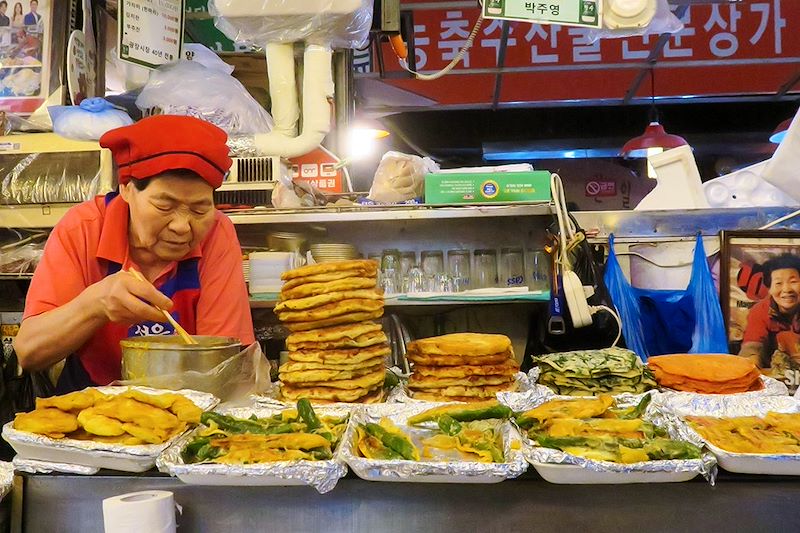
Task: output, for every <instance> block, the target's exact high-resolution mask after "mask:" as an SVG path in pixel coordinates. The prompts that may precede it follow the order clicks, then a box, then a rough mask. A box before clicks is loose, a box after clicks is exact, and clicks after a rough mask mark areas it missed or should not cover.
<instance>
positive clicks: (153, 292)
mask: <svg viewBox="0 0 800 533" xmlns="http://www.w3.org/2000/svg"><path fill="white" fill-rule="evenodd" d="M87 293H88V294H87ZM81 297H82V298H85V299H86V300H88V301H89V302H91V304H92V305H93V307H94V313H95V315H96V316H98V317H103V318H105V319H106V320H108V321H109V322H117V323H122V324H135V323H137V322H143V321H145V320H149V321H152V322H160V321H162V320H164V315H163V314H162V313H161V312H160V311H159V310H158V309H156V308H155V307H154V306H158V307H160V308H161V309H164V310H166V311H169V310H170V309H171V308H172V300H170V299H169V298H167V297H166V296H165V295H164V294H163V293H161V292H160V291H158V290H157V289H156V288H155V287H153V286H152V285H151V284H150V283H147V282H145V281H139V280H137V279H136V278H135V277H133V275H131V274H129V273H127V272H122V271H121V272H117V273H116V274H112V275H111V276H106V277H105V278H103V279H102V280H100V281H98V282H97V283H95V284H94V285H91V286H89V287H87V289H86V290H85V291H84V294H83V295H81Z"/></svg>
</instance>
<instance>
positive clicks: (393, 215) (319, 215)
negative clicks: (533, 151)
mask: <svg viewBox="0 0 800 533" xmlns="http://www.w3.org/2000/svg"><path fill="white" fill-rule="evenodd" d="M551 213H552V211H551V210H550V205H549V204H544V203H538V204H505V205H479V206H477V205H475V206H429V205H417V206H408V205H402V206H380V207H361V206H358V207H350V206H348V207H309V208H305V209H268V208H264V209H251V210H248V211H241V212H232V213H228V216H229V217H230V219H231V220H232V221H233V223H234V224H302V223H321V222H362V221H363V222H370V221H372V222H375V221H384V220H385V221H389V220H434V219H460V218H486V217H516V216H542V215H550V214H551Z"/></svg>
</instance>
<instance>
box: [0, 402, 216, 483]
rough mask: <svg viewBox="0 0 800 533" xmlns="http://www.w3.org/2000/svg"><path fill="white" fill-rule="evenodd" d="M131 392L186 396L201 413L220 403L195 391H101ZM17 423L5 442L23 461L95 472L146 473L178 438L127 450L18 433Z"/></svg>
mask: <svg viewBox="0 0 800 533" xmlns="http://www.w3.org/2000/svg"><path fill="white" fill-rule="evenodd" d="M128 389H133V390H137V391H140V392H144V393H147V394H162V393H176V394H181V395H183V396H186V397H187V398H189V399H190V400H192V401H193V402H194V403H195V404H196V405H197V406H198V407H200V408H201V409H203V410H204V411H205V410H208V409H211V408H212V407H214V406H215V405H216V404H217V403H218V401H219V400H218V399H217V398H216V397H215V396H213V395H211V394H208V393H205V392H198V391H192V390H179V391H164V390H158V389H151V388H148V387H115V386H109V387H97V390H99V391H100V392H102V393H104V394H110V395H115V394H120V393H122V392H124V391H126V390H128ZM13 426H14V422H13V421H11V422H8V423H7V424H6V425H4V426H3V438H4V439H5V440H6V441H7V442H8V443H9V444H10V445H11V447H12V448H14V451H16V452H17V454H18V455H19V457H20V458H21V459H33V460H37V461H45V462H49V463H63V464H69V465H80V466H85V467H94V468H108V469H111V470H121V471H123V472H144V471H146V470H150V469H151V468H153V466H155V462H156V458H157V457H158V455H159V454H160V453H161V452H162V451H164V450H165V449H166V448H167V447H168V446H169V445H170V444H171V442H173V441H174V440H176V439H177V438H179V437H180V436H179V435H178V436H175V437H173V438H172V439H170V440H169V441H167V442H165V443H163V444H142V445H136V446H126V445H123V444H110V443H104V442H95V441H85V440H75V439H68V438H64V439H52V438H50V437H47V436H45V435H38V434H35V433H28V432H26V431H18V430H16V429H14V427H13Z"/></svg>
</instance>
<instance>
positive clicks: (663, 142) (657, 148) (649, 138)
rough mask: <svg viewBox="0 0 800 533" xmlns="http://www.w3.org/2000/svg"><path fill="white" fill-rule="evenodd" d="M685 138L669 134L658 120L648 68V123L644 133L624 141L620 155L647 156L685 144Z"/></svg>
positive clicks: (653, 82) (651, 77)
mask: <svg viewBox="0 0 800 533" xmlns="http://www.w3.org/2000/svg"><path fill="white" fill-rule="evenodd" d="M688 144H689V143H687V142H686V139H684V138H683V137H680V136H678V135H671V134H669V133H667V132H666V131H665V130H664V126H662V125H661V124H660V123H659V122H658V109H656V100H655V81H654V75H653V69H652V67H651V68H650V124H648V125H647V127H646V128H645V129H644V133H642V134H641V135H639V136H638V137H634V138H633V139H631V140H630V141H628V142H626V143H625V145H624V146H623V147H622V150H621V151H620V154H619V155H621V156H622V157H647V156H648V155H653V154H657V153H659V152H663V151H664V150H669V149H670V148H677V147H679V146H687V145H688Z"/></svg>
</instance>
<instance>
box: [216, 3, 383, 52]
mask: <svg viewBox="0 0 800 533" xmlns="http://www.w3.org/2000/svg"><path fill="white" fill-rule="evenodd" d="M208 11H209V13H211V14H212V15H213V16H214V25H215V26H216V27H217V29H218V30H219V31H221V32H222V33H224V34H225V35H226V36H227V37H228V38H229V39H231V40H232V41H234V42H246V43H249V44H251V45H253V46H258V47H262V48H263V47H264V45H266V44H267V43H277V42H283V43H294V42H299V41H305V42H306V43H310V44H319V45H323V46H329V47H331V48H362V47H363V46H364V45H365V44H366V43H367V41H368V39H369V30H370V27H371V26H372V0H210V1H209V3H208Z"/></svg>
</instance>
